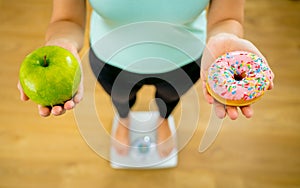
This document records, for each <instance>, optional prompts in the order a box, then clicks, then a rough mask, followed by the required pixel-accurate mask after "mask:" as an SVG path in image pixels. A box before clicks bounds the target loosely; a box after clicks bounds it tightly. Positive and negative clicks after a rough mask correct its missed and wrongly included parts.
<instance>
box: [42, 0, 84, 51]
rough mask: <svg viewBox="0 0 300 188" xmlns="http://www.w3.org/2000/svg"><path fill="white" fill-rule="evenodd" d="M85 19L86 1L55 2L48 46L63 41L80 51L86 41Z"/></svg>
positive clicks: (47, 35) (47, 40)
mask: <svg viewBox="0 0 300 188" xmlns="http://www.w3.org/2000/svg"><path fill="white" fill-rule="evenodd" d="M85 17H86V7H85V0H53V10H52V17H51V20H50V24H49V26H48V29H47V31H46V44H48V43H53V41H60V40H61V41H63V42H66V43H69V44H70V45H72V47H73V48H75V49H76V51H79V50H80V49H81V47H82V46H83V41H84V29H85Z"/></svg>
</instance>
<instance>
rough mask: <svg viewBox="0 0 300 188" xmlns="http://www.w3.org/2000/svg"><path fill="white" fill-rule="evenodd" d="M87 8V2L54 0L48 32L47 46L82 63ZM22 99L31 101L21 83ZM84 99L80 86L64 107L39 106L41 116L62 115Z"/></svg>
mask: <svg viewBox="0 0 300 188" xmlns="http://www.w3.org/2000/svg"><path fill="white" fill-rule="evenodd" d="M85 17H86V7H85V0H53V10H52V17H51V20H50V23H49V26H48V29H47V31H46V44H45V45H55V46H60V47H63V48H66V49H67V50H69V51H70V52H72V53H73V54H74V56H75V57H76V58H77V59H78V61H79V62H80V57H79V55H78V51H79V50H80V49H81V48H82V46H83V41H84V29H85V28H84V27H85ZM18 89H19V90H20V95H21V99H22V100H24V101H27V100H29V98H28V97H27V96H26V95H25V93H24V91H23V89H22V87H21V85H20V83H18ZM82 97H83V84H82V79H81V84H80V85H79V88H78V91H77V93H76V95H75V96H74V98H73V99H71V100H69V101H67V102H66V103H65V104H64V105H63V106H54V107H52V108H50V107H44V106H41V105H38V109H39V114H40V115H41V116H49V115H50V114H51V113H52V114H53V115H61V114H63V113H64V112H65V111H66V110H70V109H73V108H74V107H75V105H76V104H77V103H79V102H80V100H81V99H82Z"/></svg>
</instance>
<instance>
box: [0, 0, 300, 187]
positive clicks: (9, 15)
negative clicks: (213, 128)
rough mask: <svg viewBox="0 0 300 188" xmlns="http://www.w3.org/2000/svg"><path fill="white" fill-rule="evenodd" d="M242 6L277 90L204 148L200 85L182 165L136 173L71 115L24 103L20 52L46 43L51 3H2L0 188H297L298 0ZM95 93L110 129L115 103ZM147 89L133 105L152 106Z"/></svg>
mask: <svg viewBox="0 0 300 188" xmlns="http://www.w3.org/2000/svg"><path fill="white" fill-rule="evenodd" d="M246 2H247V3H246V10H245V12H246V20H245V30H246V31H245V34H246V38H248V39H250V40H251V41H252V42H254V43H255V44H256V45H257V46H258V47H259V48H260V49H261V51H262V52H263V53H264V54H265V56H266V57H267V58H268V60H269V63H270V65H271V66H272V68H273V70H274V72H275V74H276V79H275V88H274V89H273V90H272V91H270V92H268V93H267V95H266V96H265V97H264V98H263V99H262V100H261V101H259V102H258V103H257V104H255V105H254V109H255V115H254V117H253V118H252V119H250V120H248V119H245V118H243V117H241V118H239V119H238V120H236V121H230V120H228V119H226V120H225V121H224V125H223V128H222V131H221V133H220V134H219V136H218V137H217V140H216V141H215V143H214V144H213V145H212V147H210V148H209V150H207V151H206V152H204V153H200V152H198V147H199V143H200V139H201V137H202V136H203V133H204V130H205V128H206V126H207V122H208V120H209V115H210V106H209V105H208V104H206V103H205V102H204V100H203V96H202V93H201V91H200V88H201V85H200V83H198V84H197V85H196V86H195V89H196V90H197V91H198V92H199V94H200V95H199V99H200V112H201V113H200V115H199V117H200V121H199V123H198V128H197V130H196V132H195V134H194V135H193V137H192V139H191V140H190V142H188V144H187V145H186V146H185V147H184V148H183V149H182V150H181V151H180V153H179V164H178V166H177V167H176V168H173V169H164V170H142V171H136V170H114V169H112V168H111V167H110V165H109V162H108V161H107V160H105V159H103V158H102V157H100V156H99V155H97V154H96V153H95V152H94V151H93V150H92V149H91V148H90V147H89V145H88V144H86V142H85V140H84V139H83V137H82V136H81V134H80V131H79V128H78V127H77V123H76V120H75V115H74V113H73V112H68V113H67V114H65V115H64V116H61V117H49V118H41V117H39V116H38V114H37V109H36V105H35V104H33V103H32V102H26V103H24V102H21V101H20V100H19V94H18V91H17V88H16V83H17V80H18V69H19V66H20V63H21V61H22V59H23V58H24V56H25V55H26V54H28V53H29V52H31V51H32V50H34V49H35V48H37V47H39V46H41V45H42V44H43V42H44V32H45V29H46V26H47V23H48V21H49V16H50V12H51V0H42V1H41V0H22V1H17V0H0V10H1V11H0V23H1V24H0V53H1V56H0V57H1V68H0V77H1V79H0V85H1V92H0V98H1V106H0V187H1V188H23V187H24V188H25V187H26V188H33V187H39V188H41V187H42V188H48V187H49V188H54V187H55V188H67V187H72V188H75V187H80V188H81V187H89V188H92V187H97V188H99V187H101V188H102V187H112V188H115V187H132V188H135V187H136V188H138V187H163V188H167V187H170V188H171V187H172V188H175V187H179V188H181V187H185V188H189V187H192V188H195V187H203V188H217V187H218V188H219V187H220V188H225V187H226V188H227V187H228V188H265V187H267V188H299V187H300V123H299V122H300V112H299V111H300V99H299V93H300V87H299V86H300V84H299V80H300V73H299V69H300V61H299V55H300V19H299V18H300V1H295V0H294V1H289V0H248V1H246ZM82 54H84V53H82ZM96 92H97V96H96V97H95V101H96V102H97V104H99V105H98V106H97V111H98V113H99V118H100V119H101V121H102V122H103V124H104V125H105V128H107V130H109V126H110V124H111V121H112V117H113V108H112V107H111V105H110V101H109V98H108V97H107V96H106V95H105V94H104V93H103V91H102V89H101V88H100V87H98V86H96ZM149 93H150V94H152V93H153V88H151V87H150V86H149V87H145V88H143V90H142V92H141V94H140V96H142V98H143V99H144V100H138V103H137V106H136V107H135V110H145V109H148V104H147V103H148V102H149V101H150V100H151V95H150V94H149ZM185 100H187V101H188V100H189V98H188V97H186V98H185ZM189 103H190V105H192V104H193V101H192V100H190V101H189ZM78 107H79V108H80V106H78ZM85 110H86V112H89V110H90V109H88V108H86V109H85ZM179 112H180V109H176V111H175V114H174V115H175V117H176V118H177V119H178V117H179V115H180V113H179ZM178 114H179V115H178ZM86 121H87V122H88V121H89V119H86ZM184 121H185V122H186V124H189V120H184ZM190 123H191V124H193V123H194V122H190ZM187 129H188V128H187ZM186 131H188V130H186ZM180 134H181V135H180V136H181V137H184V136H186V135H184V134H185V131H182V132H181V133H180ZM187 136H189V135H187ZM99 142H101V138H99ZM103 145H104V144H103Z"/></svg>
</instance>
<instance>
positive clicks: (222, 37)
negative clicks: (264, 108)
mask: <svg viewBox="0 0 300 188" xmlns="http://www.w3.org/2000/svg"><path fill="white" fill-rule="evenodd" d="M231 51H247V52H252V53H254V54H257V55H258V56H260V57H261V58H263V59H264V60H265V58H264V56H263V55H262V54H261V53H260V51H259V50H258V49H257V48H256V47H255V46H254V45H253V44H252V43H251V42H250V41H248V40H245V39H241V38H239V37H237V36H235V35H232V34H228V33H220V34H217V35H215V36H213V37H211V38H210V39H209V40H208V42H207V45H206V48H205V49H204V52H203V56H202V63H201V79H202V83H203V84H202V85H203V93H204V96H205V99H206V100H207V101H208V103H210V104H213V105H214V108H215V112H216V115H217V116H218V117H219V118H224V117H225V116H226V114H227V115H228V116H229V117H230V118H231V119H233V120H234V119H237V117H238V107H235V106H225V105H224V104H221V103H219V102H218V101H217V100H215V99H214V98H213V97H212V96H211V95H210V94H209V93H208V91H207V88H206V81H207V80H206V79H207V72H208V69H209V67H210V66H211V64H212V63H213V62H214V61H215V60H216V59H217V57H219V56H220V55H223V54H225V53H226V52H231ZM266 62H267V61H266ZM273 77H274V76H273ZM270 81H271V84H270V87H269V89H272V88H273V80H270ZM240 109H241V112H242V114H243V115H244V116H245V117H247V118H250V117H252V115H253V109H252V107H251V106H250V105H249V106H243V107H240Z"/></svg>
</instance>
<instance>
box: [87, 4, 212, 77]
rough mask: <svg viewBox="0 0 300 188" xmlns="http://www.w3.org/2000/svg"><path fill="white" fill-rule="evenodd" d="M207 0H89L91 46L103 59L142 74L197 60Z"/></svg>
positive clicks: (203, 42) (158, 71) (201, 40)
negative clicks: (90, 8)
mask: <svg viewBox="0 0 300 188" xmlns="http://www.w3.org/2000/svg"><path fill="white" fill-rule="evenodd" d="M208 3H209V0H185V1H183V0H90V4H91V6H92V8H93V12H92V15H91V22H90V23H91V24H90V42H91V48H92V49H93V50H94V52H95V54H96V56H97V57H98V58H99V59H101V60H102V61H104V62H106V63H108V64H110V65H113V66H116V67H118V68H121V69H124V70H127V71H130V72H134V73H142V74H150V73H163V72H168V71H171V70H174V69H176V68H178V67H181V66H184V65H186V64H188V63H190V62H192V61H195V60H196V59H198V58H199V57H200V56H201V54H202V51H203V49H204V45H205V40H206V12H205V9H206V7H207V5H208Z"/></svg>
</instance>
